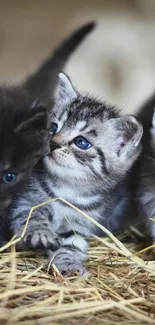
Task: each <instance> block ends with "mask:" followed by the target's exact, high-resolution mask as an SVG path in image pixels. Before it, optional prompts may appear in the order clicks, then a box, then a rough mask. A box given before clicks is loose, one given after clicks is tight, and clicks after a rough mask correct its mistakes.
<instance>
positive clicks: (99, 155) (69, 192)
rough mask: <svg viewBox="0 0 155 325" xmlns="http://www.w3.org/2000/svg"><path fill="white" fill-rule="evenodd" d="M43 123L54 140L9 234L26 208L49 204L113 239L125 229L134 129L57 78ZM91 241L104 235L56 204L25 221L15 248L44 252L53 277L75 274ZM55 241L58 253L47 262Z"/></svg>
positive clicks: (135, 151)
mask: <svg viewBox="0 0 155 325" xmlns="http://www.w3.org/2000/svg"><path fill="white" fill-rule="evenodd" d="M51 122H54V123H57V124H58V133H57V134H55V135H54V137H53V138H52V140H51V143H50V146H51V153H50V154H49V156H47V157H45V158H44V159H43V161H40V163H38V164H37V165H36V167H35V168H34V171H33V173H32V176H31V179H30V182H29V183H28V184H27V187H25V188H24V189H23V191H22V192H21V193H19V196H18V199H17V200H16V202H15V203H14V207H13V208H12V211H11V223H12V230H13V233H17V234H18V235H20V234H21V232H22V229H23V227H24V224H25V222H26V219H27V215H28V212H29V210H30V208H31V207H32V206H34V205H37V204H39V203H41V202H43V201H47V200H49V199H50V198H52V197H63V198H64V199H66V200H67V201H69V202H70V203H72V204H74V205H75V206H76V207H78V208H79V209H81V210H82V211H84V212H85V213H87V214H89V215H90V216H91V217H92V218H93V219H94V220H97V221H98V222H100V223H101V224H102V225H104V226H105V227H107V228H108V229H109V230H111V231H113V232H114V231H117V230H120V229H121V228H123V227H125V224H126V221H125V222H124V224H123V223H122V219H121V218H122V214H123V212H124V209H125V208H126V205H127V203H128V194H127V192H126V189H124V188H123V187H122V180H123V179H124V177H125V176H126V175H127V173H128V171H129V170H130V168H131V166H132V165H133V163H134V161H135V160H136V159H137V157H138V155H139V154H140V151H141V145H140V140H141V136H142V127H141V125H140V124H139V123H138V122H137V120H136V119H135V118H134V117H133V116H129V115H128V116H123V117H120V116H119V114H118V112H117V110H116V109H115V108H114V107H110V106H108V105H106V104H103V103H100V102H97V101H95V100H94V99H92V98H89V97H87V96H81V95H80V94H78V93H77V92H76V90H75V89H74V88H73V87H72V85H71V83H70V81H69V79H68V78H67V77H66V76H65V75H63V74H61V75H60V85H59V93H58V98H57V101H56V104H55V107H54V109H53V110H52V113H51ZM78 135H80V136H83V137H85V138H86V139H87V140H88V141H89V142H90V143H91V144H92V146H91V148H89V149H87V150H85V151H84V150H82V149H80V148H78V147H77V146H76V145H75V144H74V142H73V140H74V139H75V138H76V137H77V136H78ZM42 229H43V235H42V233H41V232H42ZM52 232H53V233H54V234H52ZM38 233H39V234H38ZM55 234H57V235H55ZM93 234H96V235H104V233H101V232H100V231H99V229H98V227H96V226H95V225H94V224H93V223H92V222H90V221H89V220H87V219H86V218H84V217H83V216H82V215H80V214H79V213H78V212H77V211H76V210H74V209H72V208H70V207H69V206H67V205H65V204H64V203H63V202H62V201H56V202H54V203H53V204H52V203H50V204H48V205H46V206H44V207H42V208H39V209H38V210H36V211H35V212H34V213H33V215H32V217H31V219H30V222H29V225H28V229H27V233H26V236H25V238H24V240H23V242H21V243H22V244H24V245H26V246H28V247H31V248H33V249H34V248H38V247H39V248H42V249H44V250H46V249H47V248H48V249H49V248H50V249H51V253H50V258H51V256H52V257H53V256H54V258H53V263H55V264H56V266H57V267H58V268H59V269H60V271H61V272H63V271H65V272H66V271H75V270H79V272H80V273H81V274H83V273H84V272H85V269H84V267H83V266H82V261H83V260H85V259H86V256H87V255H86V251H87V242H86V240H85V237H87V236H92V235H93ZM42 236H43V238H44V240H42ZM57 237H58V238H57ZM27 238H28V240H27ZM45 238H46V239H45ZM59 238H61V240H62V242H61V245H60V247H59V248H58V250H57V251H56V255H55V254H54V255H53V251H54V250H55V249H56V248H57V247H58V245H59V243H60V242H59Z"/></svg>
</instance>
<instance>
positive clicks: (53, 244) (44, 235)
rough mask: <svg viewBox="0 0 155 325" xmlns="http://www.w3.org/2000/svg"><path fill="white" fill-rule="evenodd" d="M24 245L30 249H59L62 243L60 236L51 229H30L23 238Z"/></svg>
mask: <svg viewBox="0 0 155 325" xmlns="http://www.w3.org/2000/svg"><path fill="white" fill-rule="evenodd" d="M23 243H24V246H26V247H28V248H30V249H41V250H42V249H52V250H53V251H55V250H57V249H58V248H59V247H60V245H61V239H60V237H59V236H58V235H57V234H56V233H54V232H53V231H51V229H48V228H47V229H36V228H35V229H33V228H32V229H29V230H28V231H27V232H26V235H25V237H24V239H23Z"/></svg>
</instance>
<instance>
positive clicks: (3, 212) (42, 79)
mask: <svg viewBox="0 0 155 325" xmlns="http://www.w3.org/2000/svg"><path fill="white" fill-rule="evenodd" d="M93 27H94V23H89V24H87V25H85V26H83V27H81V28H79V29H77V30H76V31H75V32H74V33H73V34H72V35H71V36H70V37H69V38H68V39H67V40H65V41H64V43H62V44H61V45H60V46H59V47H58V48H57V49H56V51H55V52H54V54H52V56H51V57H50V58H49V59H48V60H46V61H45V62H44V63H43V64H42V65H41V67H40V68H39V70H37V71H36V73H34V74H33V75H32V76H30V77H29V78H28V79H27V80H25V81H24V82H23V84H22V85H21V86H20V87H18V86H13V87H8V86H3V87H2V86H1V87H0V220H1V227H0V231H1V234H2V236H1V237H3V236H4V232H5V231H4V230H5V229H6V228H7V227H8V221H7V220H6V218H7V208H8V206H9V205H10V203H11V201H12V197H13V196H14V195H15V193H16V191H17V190H18V191H19V188H20V186H22V184H23V182H24V181H25V180H26V179H27V178H28V177H29V175H30V173H31V171H32V168H33V167H34V165H35V164H36V162H37V161H38V160H39V158H40V157H42V156H44V155H46V154H47V153H48V151H49V113H50V110H51V108H52V106H53V104H54V99H55V91H56V86H57V82H58V73H59V72H60V71H61V69H62V68H63V67H64V64H65V62H66V60H67V59H68V58H69V56H70V54H71V53H72V52H73V51H74V50H75V49H76V48H77V46H78V45H79V44H80V43H81V42H82V40H83V39H84V37H85V36H86V35H87V34H88V33H89V32H90V31H91V30H92V29H93ZM8 172H11V173H14V174H16V175H17V178H16V181H15V182H14V183H13V184H10V185H7V184H4V183H3V182H2V177H3V175H5V174H6V173H8Z"/></svg>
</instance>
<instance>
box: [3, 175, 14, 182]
mask: <svg viewBox="0 0 155 325" xmlns="http://www.w3.org/2000/svg"><path fill="white" fill-rule="evenodd" d="M15 180H16V175H15V174H13V173H7V174H5V175H4V176H3V177H2V182H3V183H5V184H12V183H14V182H15Z"/></svg>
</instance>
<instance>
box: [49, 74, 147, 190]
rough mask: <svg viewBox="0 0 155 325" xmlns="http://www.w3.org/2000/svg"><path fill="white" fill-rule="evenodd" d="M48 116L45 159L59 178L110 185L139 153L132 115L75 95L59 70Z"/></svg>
mask: <svg viewBox="0 0 155 325" xmlns="http://www.w3.org/2000/svg"><path fill="white" fill-rule="evenodd" d="M51 120H52V122H51V133H52V132H53V133H55V134H54V137H53V138H52V141H51V153H50V155H49V156H48V157H47V158H45V163H46V166H47V168H48V169H49V171H51V172H52V173H54V174H56V175H57V176H58V177H61V178H62V179H63V180H64V179H66V181H69V180H71V181H75V179H76V180H79V181H80V182H82V180H83V181H85V182H89V181H91V182H93V181H94V182H95V180H96V181H100V180H101V182H102V184H103V183H104V184H105V185H107V186H111V185H112V184H113V183H116V182H118V181H119V180H121V179H122V178H123V177H124V176H125V175H126V173H127V172H128V170H129V169H130V167H131V166H132V164H133V162H134V161H135V160H136V158H137V157H138V155H139V154H140V150H141V145H140V140H141V137H142V126H141V125H140V124H139V123H138V121H137V120H136V118H135V117H133V116H131V115H128V116H123V117H119V114H118V112H117V111H116V109H115V108H114V107H110V106H107V105H106V104H101V103H99V102H97V101H95V100H94V99H92V98H90V97H83V96H81V95H79V94H78V93H77V91H76V90H75V89H74V88H73V86H72V84H71V82H70V80H69V79H68V77H67V76H66V75H65V74H62V73H61V74H60V84H59V92H58V97H57V101H56V105H55V107H54V109H53V111H52V116H51ZM94 185H95V183H94Z"/></svg>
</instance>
